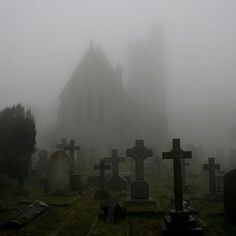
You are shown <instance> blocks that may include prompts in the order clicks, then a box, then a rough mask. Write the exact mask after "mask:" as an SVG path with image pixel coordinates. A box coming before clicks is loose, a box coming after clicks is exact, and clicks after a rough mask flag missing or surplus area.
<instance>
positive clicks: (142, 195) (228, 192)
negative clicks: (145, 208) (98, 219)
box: [94, 139, 236, 235]
mask: <svg viewBox="0 0 236 236" xmlns="http://www.w3.org/2000/svg"><path fill="white" fill-rule="evenodd" d="M152 154H153V153H152V150H151V149H147V148H146V147H145V146H144V142H143V141H142V140H136V144H135V146H134V147H133V148H132V149H128V150H127V156H128V157H132V158H133V159H134V160H135V181H134V182H132V183H131V191H130V198H129V199H128V200H127V201H126V203H127V202H128V203H129V202H132V203H134V202H135V203H137V204H139V203H142V204H143V203H149V204H150V203H152V204H155V202H154V201H152V200H151V198H150V197H149V187H148V183H147V182H146V181H145V180H144V160H145V159H146V158H147V157H148V156H152ZM191 157H192V153H191V152H188V151H183V150H182V149H181V147H180V140H179V139H173V147H172V150H171V151H170V152H164V153H163V159H173V171H174V174H173V176H174V196H175V198H174V201H173V202H174V205H175V208H174V209H172V210H170V214H169V215H168V216H166V217H165V219H164V223H163V224H162V231H163V233H164V235H172V233H176V232H179V230H180V231H182V235H203V231H202V229H201V228H200V227H198V226H197V223H196V220H194V218H193V216H192V212H191V210H189V209H191V208H186V207H185V204H184V203H185V201H184V199H183V188H184V184H185V177H184V176H185V166H186V165H187V164H188V163H185V159H186V158H191ZM124 159H125V158H124V157H118V155H117V151H116V150H113V151H112V157H111V158H105V159H102V160H100V164H99V165H96V166H94V168H95V169H99V171H100V189H99V191H97V192H96V193H95V198H96V199H104V198H108V197H109V194H108V193H107V191H106V190H105V188H104V186H105V170H106V169H110V166H109V165H107V163H112V169H113V174H112V177H111V178H110V180H109V181H108V185H107V186H109V185H110V186H112V189H113V190H114V189H115V190H117V189H126V187H127V186H126V181H125V180H124V179H123V178H122V177H121V176H119V169H118V165H119V164H118V163H119V162H121V161H124ZM203 168H204V169H206V170H208V171H209V194H208V195H207V196H206V200H209V201H221V200H222V199H223V194H222V193H219V191H217V187H216V186H217V185H216V181H217V178H216V176H215V170H216V169H220V165H219V164H216V163H215V159H214V158H209V159H208V164H205V165H204V166H203ZM235 180H236V170H232V171H230V172H228V173H226V174H225V176H224V208H225V218H226V220H227V221H231V222H232V221H233V222H235V220H236V191H235V190H236V185H235ZM232 190H233V191H232Z"/></svg>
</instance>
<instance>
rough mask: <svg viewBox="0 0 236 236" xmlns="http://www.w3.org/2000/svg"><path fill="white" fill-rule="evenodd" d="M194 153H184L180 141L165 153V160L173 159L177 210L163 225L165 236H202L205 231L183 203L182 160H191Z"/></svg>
mask: <svg viewBox="0 0 236 236" xmlns="http://www.w3.org/2000/svg"><path fill="white" fill-rule="evenodd" d="M191 157H192V153H191V152H188V151H183V150H182V149H181V147H180V139H173V147H172V150H171V151H170V152H163V153H162V158H163V159H172V160H173V167H174V195H175V200H174V203H175V209H172V210H170V213H169V215H168V216H165V218H164V222H163V223H162V224H161V228H162V233H163V235H164V236H174V235H181V236H202V235H203V231H202V229H201V228H200V227H197V223H196V220H195V219H194V218H193V216H192V215H191V212H190V211H188V210H187V209H185V208H184V201H183V183H182V181H183V179H182V170H181V159H185V158H191Z"/></svg>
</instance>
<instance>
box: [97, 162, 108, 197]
mask: <svg viewBox="0 0 236 236" xmlns="http://www.w3.org/2000/svg"><path fill="white" fill-rule="evenodd" d="M110 168H111V167H110V166H109V165H106V164H105V160H104V159H101V160H100V163H99V165H94V169H95V170H99V186H100V189H99V191H97V192H96V193H95V196H94V198H95V199H104V198H108V197H109V194H108V193H107V192H106V191H105V188H104V185H105V171H106V170H109V169H110Z"/></svg>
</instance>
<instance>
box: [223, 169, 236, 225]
mask: <svg viewBox="0 0 236 236" xmlns="http://www.w3.org/2000/svg"><path fill="white" fill-rule="evenodd" d="M235 183H236V169H233V170H231V171H229V172H228V173H226V174H225V175H224V213H225V220H226V221H227V222H228V223H236V184H235Z"/></svg>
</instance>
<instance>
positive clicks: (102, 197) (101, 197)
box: [94, 190, 110, 200]
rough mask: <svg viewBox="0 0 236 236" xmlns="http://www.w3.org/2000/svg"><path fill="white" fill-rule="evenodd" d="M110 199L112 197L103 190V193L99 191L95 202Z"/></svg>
mask: <svg viewBox="0 0 236 236" xmlns="http://www.w3.org/2000/svg"><path fill="white" fill-rule="evenodd" d="M109 197H110V195H109V194H108V192H107V191H105V190H103V191H101V190H99V191H97V192H96V193H95V195H94V199H95V200H106V199H109Z"/></svg>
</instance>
